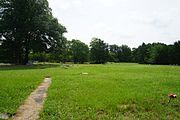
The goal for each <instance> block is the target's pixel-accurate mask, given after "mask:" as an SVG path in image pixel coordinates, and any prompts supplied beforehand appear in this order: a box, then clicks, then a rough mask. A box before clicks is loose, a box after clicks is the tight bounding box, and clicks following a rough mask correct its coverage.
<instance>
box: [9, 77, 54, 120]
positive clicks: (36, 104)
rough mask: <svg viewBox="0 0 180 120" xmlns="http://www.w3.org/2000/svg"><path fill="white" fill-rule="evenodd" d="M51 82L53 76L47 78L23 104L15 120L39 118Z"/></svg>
mask: <svg viewBox="0 0 180 120" xmlns="http://www.w3.org/2000/svg"><path fill="white" fill-rule="evenodd" d="M50 83H51V78H45V79H44V82H43V83H41V84H40V85H39V86H38V88H37V89H36V90H35V91H33V92H32V93H31V94H30V96H29V97H28V98H27V99H26V100H25V102H24V104H23V105H21V106H20V107H19V108H18V110H17V113H16V115H15V116H14V117H13V118H12V119H13V120H37V119H38V118H39V111H40V110H41V109H42V108H43V102H44V99H45V98H46V96H47V94H46V91H47V89H48V87H49V85H50Z"/></svg>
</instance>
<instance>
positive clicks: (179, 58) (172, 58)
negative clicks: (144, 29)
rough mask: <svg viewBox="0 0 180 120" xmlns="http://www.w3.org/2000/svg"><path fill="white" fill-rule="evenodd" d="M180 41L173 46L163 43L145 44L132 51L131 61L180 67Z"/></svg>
mask: <svg viewBox="0 0 180 120" xmlns="http://www.w3.org/2000/svg"><path fill="white" fill-rule="evenodd" d="M179 53H180V41H178V42H175V43H174V44H173V45H166V44H163V43H153V44H145V43H143V44H142V45H141V46H139V47H138V48H135V49H133V52H132V54H133V61H135V62H138V63H147V64H164V65H166V64H178V65H180V54H179Z"/></svg>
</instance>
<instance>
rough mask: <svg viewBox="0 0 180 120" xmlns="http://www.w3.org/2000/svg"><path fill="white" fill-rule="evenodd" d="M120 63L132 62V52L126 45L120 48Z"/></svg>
mask: <svg viewBox="0 0 180 120" xmlns="http://www.w3.org/2000/svg"><path fill="white" fill-rule="evenodd" d="M118 58H119V61H120V62H131V61H132V52H131V48H130V47H128V46H127V45H122V46H120V50H119V55H118Z"/></svg>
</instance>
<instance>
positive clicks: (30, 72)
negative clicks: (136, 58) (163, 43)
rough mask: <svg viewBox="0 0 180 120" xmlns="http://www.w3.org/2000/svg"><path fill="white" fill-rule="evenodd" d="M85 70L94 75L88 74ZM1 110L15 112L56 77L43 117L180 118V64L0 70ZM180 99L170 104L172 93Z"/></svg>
mask: <svg viewBox="0 0 180 120" xmlns="http://www.w3.org/2000/svg"><path fill="white" fill-rule="evenodd" d="M82 72H86V73H88V75H82V74H81V73H82ZM0 75H1V77H0V88H1V91H0V97H1V98H0V113H11V114H13V113H15V110H16V109H17V107H18V106H19V105H20V103H22V102H23V100H24V99H25V98H26V97H27V95H28V94H29V93H30V92H31V91H32V90H33V89H34V88H35V87H36V86H37V85H38V84H39V83H40V82H41V81H42V79H43V77H44V76H46V75H50V76H51V77H52V79H53V81H52V84H51V86H50V88H49V90H48V97H47V99H46V101H45V104H44V109H43V111H42V112H41V114H40V117H41V118H40V119H42V120H43V119H44V120H57V119H61V120H63V119H73V120H74V119H77V120H79V119H103V120H104V119H107V120H110V119H112V120H114V119H145V120H147V119H180V114H179V113H180V98H179V96H180V67H177V66H157V65H153V66H151V65H138V64H126V63H123V64H106V65H74V66H72V67H69V68H68V69H64V68H61V67H60V66H53V67H52V66H51V67H49V66H46V67H42V68H41V67H40V66H35V67H32V68H31V67H30V68H29V67H28V68H26V67H25V68H24V67H15V68H11V67H10V68H8V69H7V68H5V69H4V68H1V69H0ZM171 92H173V93H176V94H177V99H175V100H172V101H171V103H169V104H168V97H167V94H168V93H171Z"/></svg>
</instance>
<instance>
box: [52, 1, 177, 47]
mask: <svg viewBox="0 0 180 120" xmlns="http://www.w3.org/2000/svg"><path fill="white" fill-rule="evenodd" d="M49 3H50V7H51V8H52V10H53V14H54V16H55V17H58V19H59V21H60V23H62V24H63V25H65V26H66V28H67V30H68V33H67V34H66V36H67V37H68V39H72V38H77V39H80V40H82V41H83V42H85V43H89V42H90V40H91V38H92V37H100V38H101V39H103V40H105V42H108V43H111V44H119V45H121V44H127V45H129V46H130V47H137V46H138V45H140V44H141V43H142V42H146V43H148V42H156V41H157V42H164V43H167V44H170V43H173V42H174V41H176V40H178V39H180V36H179V35H180V31H179V26H180V22H179V21H180V16H179V14H180V7H179V6H180V0H173V1H172V0H171V1H170V0H49Z"/></svg>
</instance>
